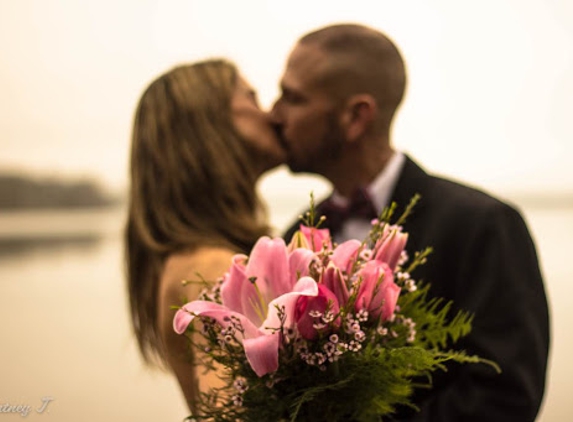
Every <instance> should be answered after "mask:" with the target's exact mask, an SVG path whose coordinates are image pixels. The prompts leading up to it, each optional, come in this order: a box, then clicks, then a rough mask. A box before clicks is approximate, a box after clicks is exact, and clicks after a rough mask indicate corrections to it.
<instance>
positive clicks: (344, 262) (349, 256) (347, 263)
mask: <svg viewBox="0 0 573 422" xmlns="http://www.w3.org/2000/svg"><path fill="white" fill-rule="evenodd" d="M361 246H362V242H360V241H358V240H356V239H352V240H347V241H346V242H343V243H341V244H340V245H338V246H337V247H336V248H335V249H334V251H333V252H332V257H331V258H330V259H331V261H332V262H333V263H334V265H336V266H337V267H338V268H340V269H341V270H342V271H344V272H346V273H349V272H350V271H351V270H352V265H353V264H354V261H355V260H356V256H357V255H358V253H359V252H360V248H361Z"/></svg>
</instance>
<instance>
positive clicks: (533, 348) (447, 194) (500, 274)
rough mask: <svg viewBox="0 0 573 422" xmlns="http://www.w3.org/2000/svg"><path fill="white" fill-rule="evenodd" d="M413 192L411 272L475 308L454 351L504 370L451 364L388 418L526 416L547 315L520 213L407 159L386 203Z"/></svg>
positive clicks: (541, 368) (532, 404)
mask: <svg viewBox="0 0 573 422" xmlns="http://www.w3.org/2000/svg"><path fill="white" fill-rule="evenodd" d="M415 193H419V194H420V195H421V200H420V201H419V202H418V204H417V205H416V207H415V208H414V213H413V214H412V215H410V217H409V218H408V220H407V222H406V223H405V224H404V229H405V231H407V232H408V233H409V239H408V245H407V250H408V253H409V255H410V256H413V254H414V252H415V251H420V250H422V249H424V248H425V247H426V246H431V247H433V249H434V252H433V253H432V254H431V255H430V256H429V257H428V262H427V263H426V264H425V265H423V266H421V267H418V268H417V269H416V270H415V271H414V273H413V274H412V276H413V277H414V279H416V280H424V281H426V282H429V283H430V284H431V292H432V294H433V295H434V296H438V297H443V298H445V299H447V300H453V301H454V306H455V307H456V309H463V310H466V311H470V312H472V313H474V314H475V319H474V322H473V330H472V332H471V333H470V335H468V336H467V337H465V338H463V339H462V340H460V341H459V342H458V343H457V344H456V345H455V348H457V349H464V350H466V351H467V352H469V353H470V354H477V355H479V356H481V357H483V358H487V359H491V360H494V361H495V362H497V363H498V364H499V365H500V366H501V369H502V371H503V372H502V373H501V374H497V373H496V372H495V371H494V370H493V369H492V368H490V367H489V366H486V365H481V364H477V365H476V364H466V365H459V364H458V365H450V368H449V370H448V372H445V373H438V374H436V375H435V376H434V387H433V388H432V389H431V390H429V391H422V390H421V391H420V392H418V393H416V395H415V398H414V401H415V403H416V404H417V405H418V406H420V408H421V411H420V412H419V413H417V412H412V411H410V410H409V409H399V410H398V412H397V414H396V415H395V420H403V421H436V422H438V421H439V422H449V421H451V422H469V421H480V422H483V421H488V422H496V421H499V422H502V421H503V422H507V421H524V422H525V421H534V420H535V418H536V415H537V412H538V410H539V407H540V405H541V401H542V398H543V393H544V388H545V375H546V367H547V359H548V352H549V315H548V306H547V299H546V295H545V291H544V286H543V279H542V276H541V273H540V270H539V265H538V261H537V254H536V250H535V246H534V244H533V241H532V239H531V236H530V234H529V231H528V229H527V226H526V224H525V222H524V220H523V218H522V217H521V215H520V213H519V212H518V211H517V210H516V209H515V208H513V207H511V206H509V205H507V204H505V203H503V202H501V201H499V200H498V199H495V198H493V197H491V196H489V195H487V194H486V193H484V192H481V191H479V190H477V189H473V188H470V187H468V186H464V185H462V184H459V183H455V182H453V181H450V180H446V179H443V178H439V177H435V176H432V175H429V174H427V173H426V172H425V171H424V170H423V169H422V168H420V167H419V166H418V165H417V164H416V163H415V162H414V161H412V160H411V159H410V158H409V157H407V159H406V162H405V165H404V168H403V171H402V174H401V176H400V178H399V180H398V183H397V185H396V188H395V191H394V193H393V196H392V201H395V202H396V203H397V204H398V206H399V207H400V209H402V208H403V207H404V206H406V205H407V204H408V203H409V201H410V199H411V198H412V196H414V194H415ZM400 209H399V210H398V211H400ZM399 214H400V213H399V212H398V213H397V215H399ZM297 227H298V224H296V225H293V227H291V229H290V230H289V231H287V233H286V234H285V239H287V240H289V239H290V236H291V235H292V233H293V232H294V230H295V229H296V228H297Z"/></svg>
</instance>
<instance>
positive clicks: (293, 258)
mask: <svg viewBox="0 0 573 422" xmlns="http://www.w3.org/2000/svg"><path fill="white" fill-rule="evenodd" d="M315 257H316V255H315V253H314V252H313V251H311V250H310V249H304V248H299V249H295V250H294V251H292V252H291V254H290V255H289V260H288V261H289V270H290V284H291V286H294V285H295V284H296V282H297V281H298V279H299V278H301V277H306V276H308V274H309V272H310V263H311V262H312V261H313V259H315Z"/></svg>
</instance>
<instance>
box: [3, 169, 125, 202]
mask: <svg viewBox="0 0 573 422" xmlns="http://www.w3.org/2000/svg"><path fill="white" fill-rule="evenodd" d="M119 202H120V199H119V198H117V197H113V196H112V195H110V194H109V193H107V192H105V191H104V189H103V188H102V187H101V186H100V185H99V184H98V183H96V182H95V181H92V180H77V181H64V180H56V179H40V178H33V177H29V176H24V175H19V174H0V209H20V208H80V207H99V206H110V205H115V204H118V203H119Z"/></svg>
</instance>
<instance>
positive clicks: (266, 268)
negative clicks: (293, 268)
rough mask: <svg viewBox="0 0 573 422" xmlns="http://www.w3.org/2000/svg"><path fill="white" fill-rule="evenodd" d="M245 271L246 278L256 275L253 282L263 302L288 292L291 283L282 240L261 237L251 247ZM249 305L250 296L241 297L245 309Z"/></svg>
mask: <svg viewBox="0 0 573 422" xmlns="http://www.w3.org/2000/svg"><path fill="white" fill-rule="evenodd" d="M245 271H246V274H247V278H250V277H256V281H255V282H256V283H257V288H258V290H259V292H260V295H261V296H262V299H263V300H264V303H269V302H270V301H271V300H273V299H274V298H275V297H278V296H280V295H282V294H284V293H286V292H289V291H290V288H291V285H290V283H289V282H290V277H289V266H288V254H287V247H286V244H285V242H284V240H283V239H281V238H275V239H271V238H269V237H266V236H263V237H261V238H260V239H259V240H258V241H257V243H255V246H254V247H253V250H252V252H251V256H250V258H249V262H248V263H247V268H246V270H245ZM245 300H246V301H247V302H246V303H245ZM251 305H252V301H251V299H250V298H243V309H245V311H246V310H247V308H248V307H249V306H251ZM245 315H247V312H245ZM247 316H250V315H247Z"/></svg>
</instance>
